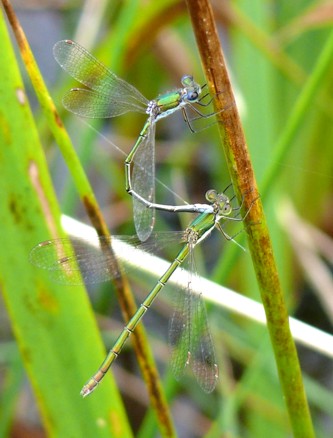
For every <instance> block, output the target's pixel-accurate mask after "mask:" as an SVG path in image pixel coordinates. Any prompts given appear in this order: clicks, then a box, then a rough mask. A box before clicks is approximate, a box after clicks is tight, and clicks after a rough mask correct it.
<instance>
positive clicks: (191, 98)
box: [187, 91, 199, 101]
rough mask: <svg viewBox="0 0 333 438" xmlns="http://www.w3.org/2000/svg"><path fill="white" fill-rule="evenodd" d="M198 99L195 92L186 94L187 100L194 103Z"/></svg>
mask: <svg viewBox="0 0 333 438" xmlns="http://www.w3.org/2000/svg"><path fill="white" fill-rule="evenodd" d="M198 97H199V94H198V93H197V92H196V91H190V92H188V93H187V100H189V101H195V100H197V99H198Z"/></svg>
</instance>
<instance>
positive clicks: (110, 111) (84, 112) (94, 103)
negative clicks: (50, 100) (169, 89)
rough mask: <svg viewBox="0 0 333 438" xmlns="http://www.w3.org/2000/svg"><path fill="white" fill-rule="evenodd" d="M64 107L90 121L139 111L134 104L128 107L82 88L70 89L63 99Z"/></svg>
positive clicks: (124, 103)
mask: <svg viewBox="0 0 333 438" xmlns="http://www.w3.org/2000/svg"><path fill="white" fill-rule="evenodd" d="M62 103H63V105H64V107H65V108H66V109H67V110H68V111H71V112H72V113H74V114H77V115H78V116H81V117H88V118H92V119H105V118H110V117H116V116H120V115H121V114H125V113H127V112H128V111H134V110H135V107H136V110H137V111H139V112H142V111H141V107H139V106H136V105H135V104H131V105H129V104H128V102H125V101H122V100H121V99H117V101H115V99H111V98H110V97H109V96H107V95H105V94H100V93H97V92H96V91H92V90H87V89H83V88H72V89H71V90H70V91H68V92H67V93H66V94H65V95H64V97H63V99H62Z"/></svg>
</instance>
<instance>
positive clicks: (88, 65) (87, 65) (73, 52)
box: [53, 40, 148, 112]
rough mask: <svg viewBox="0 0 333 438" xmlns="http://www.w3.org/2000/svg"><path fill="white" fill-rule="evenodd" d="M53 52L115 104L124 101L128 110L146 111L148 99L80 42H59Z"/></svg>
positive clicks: (70, 71) (72, 72)
mask: <svg viewBox="0 0 333 438" xmlns="http://www.w3.org/2000/svg"><path fill="white" fill-rule="evenodd" d="M53 55H54V58H55V60H56V61H57V62H58V64H59V65H60V66H61V67H62V68H63V69H64V70H65V71H66V72H67V73H68V74H69V75H71V76H72V77H73V78H74V79H76V80H77V81H79V82H81V83H82V84H84V85H86V86H87V87H88V88H91V89H92V90H95V91H96V92H97V93H99V94H104V95H105V96H107V98H108V99H109V100H110V101H112V102H113V104H115V105H117V103H118V101H121V102H122V104H123V106H125V105H127V110H126V111H140V112H145V111H146V107H147V104H148V100H147V99H146V98H145V97H144V96H143V95H142V94H141V93H140V92H139V91H138V90H137V89H136V88H135V87H133V85H130V84H129V83H127V82H126V81H124V80H123V79H120V78H118V76H116V75H115V74H114V73H112V71H111V70H109V69H108V68H107V67H106V66H105V65H104V64H102V63H101V62H99V61H98V60H97V59H96V58H95V57H94V56H93V55H91V54H90V53H89V52H88V51H87V50H86V49H84V48H83V47H81V46H80V45H79V44H77V43H75V42H74V41H70V40H62V41H58V42H57V43H56V44H55V45H54V47H53Z"/></svg>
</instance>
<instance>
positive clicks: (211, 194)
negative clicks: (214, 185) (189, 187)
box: [206, 189, 217, 202]
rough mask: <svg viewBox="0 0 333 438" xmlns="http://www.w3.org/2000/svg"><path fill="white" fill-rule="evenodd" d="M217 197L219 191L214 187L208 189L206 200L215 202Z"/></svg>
mask: <svg viewBox="0 0 333 438" xmlns="http://www.w3.org/2000/svg"><path fill="white" fill-rule="evenodd" d="M216 198H217V191H216V190H214V189H211V190H208V191H207V192H206V200H207V201H208V202H215V201H216Z"/></svg>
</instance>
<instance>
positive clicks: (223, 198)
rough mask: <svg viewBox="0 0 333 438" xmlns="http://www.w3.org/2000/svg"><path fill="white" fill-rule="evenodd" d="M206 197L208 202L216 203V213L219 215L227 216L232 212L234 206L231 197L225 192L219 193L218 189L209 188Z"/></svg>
mask: <svg viewBox="0 0 333 438" xmlns="http://www.w3.org/2000/svg"><path fill="white" fill-rule="evenodd" d="M206 199H207V201H208V202H211V203H212V204H214V206H215V208H216V213H217V214H219V215H223V216H227V215H229V214H230V213H231V212H232V206H231V204H230V199H229V197H228V196H227V195H225V194H224V193H223V192H222V193H218V192H217V191H216V190H214V189H212V190H208V191H207V192H206Z"/></svg>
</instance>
